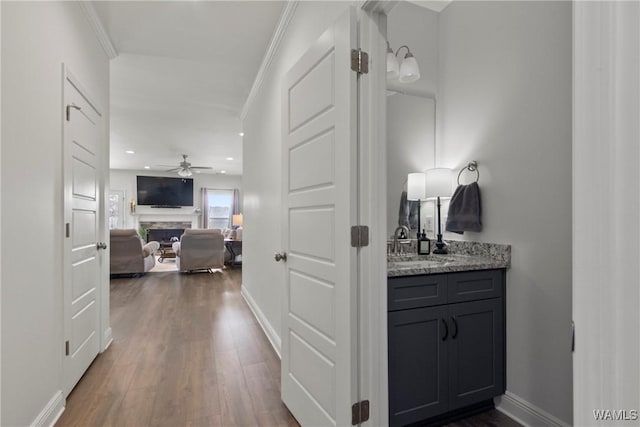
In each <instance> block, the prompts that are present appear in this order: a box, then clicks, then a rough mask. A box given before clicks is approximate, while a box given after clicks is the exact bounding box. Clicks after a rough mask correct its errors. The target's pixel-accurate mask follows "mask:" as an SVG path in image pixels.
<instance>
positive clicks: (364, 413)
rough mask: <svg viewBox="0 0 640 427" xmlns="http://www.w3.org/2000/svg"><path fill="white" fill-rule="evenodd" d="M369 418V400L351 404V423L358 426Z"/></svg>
mask: <svg viewBox="0 0 640 427" xmlns="http://www.w3.org/2000/svg"><path fill="white" fill-rule="evenodd" d="M368 420H369V401H368V400H362V401H360V402H357V403H354V404H353V406H351V425H352V426H356V425H358V424H362V423H363V422H365V421H368Z"/></svg>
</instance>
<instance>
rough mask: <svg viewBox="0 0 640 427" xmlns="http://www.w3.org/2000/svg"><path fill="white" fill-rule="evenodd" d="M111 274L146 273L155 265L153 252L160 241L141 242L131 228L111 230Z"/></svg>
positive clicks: (158, 246) (157, 247)
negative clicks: (144, 243)
mask: <svg viewBox="0 0 640 427" xmlns="http://www.w3.org/2000/svg"><path fill="white" fill-rule="evenodd" d="M109 248H110V258H111V270H110V272H111V274H126V273H128V274H136V273H146V272H147V271H149V270H151V269H152V268H153V266H154V265H156V259H155V257H154V253H155V252H156V251H157V250H158V249H159V248H160V243H158V242H149V243H147V244H146V245H143V244H142V240H140V236H138V233H137V232H136V230H134V229H133V228H129V229H123V230H111V238H110V245H109Z"/></svg>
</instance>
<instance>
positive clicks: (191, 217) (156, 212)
mask: <svg viewBox="0 0 640 427" xmlns="http://www.w3.org/2000/svg"><path fill="white" fill-rule="evenodd" d="M131 215H133V218H134V220H135V227H136V228H138V227H139V226H140V222H141V221H142V222H172V221H191V228H199V227H200V225H199V221H200V212H196V210H195V209H194V208H187V209H167V208H147V209H140V208H139V207H138V211H137V212H134V213H132V214H131Z"/></svg>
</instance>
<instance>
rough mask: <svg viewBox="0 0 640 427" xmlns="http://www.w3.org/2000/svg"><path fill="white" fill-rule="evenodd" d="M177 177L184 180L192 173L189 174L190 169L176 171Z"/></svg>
mask: <svg viewBox="0 0 640 427" xmlns="http://www.w3.org/2000/svg"><path fill="white" fill-rule="evenodd" d="M178 175H180V176H181V177H183V178H186V177H188V176H191V175H193V173H192V172H191V169H187V168H182V169H180V170H179V171H178Z"/></svg>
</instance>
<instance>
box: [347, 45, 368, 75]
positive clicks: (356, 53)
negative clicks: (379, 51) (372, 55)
mask: <svg viewBox="0 0 640 427" xmlns="http://www.w3.org/2000/svg"><path fill="white" fill-rule="evenodd" d="M351 69H352V70H353V71H355V72H356V73H358V74H367V73H368V72H369V54H368V53H367V52H365V51H363V50H362V49H360V48H358V49H351Z"/></svg>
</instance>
